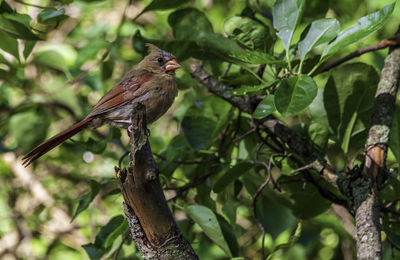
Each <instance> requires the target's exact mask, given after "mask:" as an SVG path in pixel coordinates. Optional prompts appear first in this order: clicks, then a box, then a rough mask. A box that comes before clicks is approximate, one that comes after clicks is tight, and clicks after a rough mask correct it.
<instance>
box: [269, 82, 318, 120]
mask: <svg viewBox="0 0 400 260" xmlns="http://www.w3.org/2000/svg"><path fill="white" fill-rule="evenodd" d="M316 95H317V85H316V84H315V82H314V80H313V79H312V78H311V77H309V76H306V75H300V76H297V77H290V78H284V79H283V80H281V82H279V84H278V86H277V89H276V92H275V106H276V109H277V110H278V111H279V112H280V113H281V114H283V115H285V116H288V115H291V114H294V113H297V112H300V111H301V110H303V109H305V108H306V107H308V105H310V104H311V102H312V101H313V100H314V98H315V97H316Z"/></svg>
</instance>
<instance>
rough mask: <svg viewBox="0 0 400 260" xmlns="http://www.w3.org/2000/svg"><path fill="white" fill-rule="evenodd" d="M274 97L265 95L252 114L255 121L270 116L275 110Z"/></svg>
mask: <svg viewBox="0 0 400 260" xmlns="http://www.w3.org/2000/svg"><path fill="white" fill-rule="evenodd" d="M274 100H275V96H274V95H272V94H269V95H267V96H266V97H265V98H264V99H263V100H262V101H261V102H260V103H259V104H258V105H257V107H256V109H255V110H254V112H253V117H254V118H256V119H261V118H264V117H266V116H268V115H270V114H272V113H273V112H274V111H275V110H276V108H275V101H274Z"/></svg>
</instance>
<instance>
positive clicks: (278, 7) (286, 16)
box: [272, 0, 304, 50]
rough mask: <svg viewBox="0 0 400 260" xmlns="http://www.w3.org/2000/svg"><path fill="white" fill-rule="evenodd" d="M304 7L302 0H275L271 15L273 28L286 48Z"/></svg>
mask: <svg viewBox="0 0 400 260" xmlns="http://www.w3.org/2000/svg"><path fill="white" fill-rule="evenodd" d="M303 9H304V0H276V1H275V5H274V8H273V10H272V15H273V17H274V28H275V29H276V30H277V31H278V37H279V38H281V39H282V42H283V45H284V46H285V49H286V50H288V49H289V46H290V43H291V41H292V37H293V33H294V30H295V29H296V26H297V24H298V23H299V21H300V18H301V15H302V12H303Z"/></svg>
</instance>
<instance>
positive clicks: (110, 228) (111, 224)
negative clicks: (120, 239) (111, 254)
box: [94, 215, 126, 249]
mask: <svg viewBox="0 0 400 260" xmlns="http://www.w3.org/2000/svg"><path fill="white" fill-rule="evenodd" d="M124 220H125V218H124V216H122V215H117V216H115V217H113V218H111V219H110V220H109V221H108V223H107V224H106V225H105V226H103V227H102V228H101V229H100V232H99V233H98V234H97V235H96V240H95V242H94V244H95V245H96V246H97V247H101V248H104V249H107V248H108V246H110V245H111V244H112V242H113V241H112V242H111V243H110V242H108V246H107V245H106V242H107V240H109V237H110V236H111V235H112V236H113V238H114V239H115V238H116V237H117V236H118V235H120V234H121V233H120V234H115V233H114V232H115V231H116V230H118V228H119V227H120V226H121V225H122V224H123V223H124ZM119 231H120V230H119ZM125 231H126V230H123V232H125Z"/></svg>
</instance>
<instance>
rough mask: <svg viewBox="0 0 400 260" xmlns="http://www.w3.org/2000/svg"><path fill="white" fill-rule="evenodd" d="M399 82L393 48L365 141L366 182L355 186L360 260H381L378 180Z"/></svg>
mask: <svg viewBox="0 0 400 260" xmlns="http://www.w3.org/2000/svg"><path fill="white" fill-rule="evenodd" d="M399 79H400V48H397V49H391V50H390V51H389V54H388V56H387V57H386V59H385V65H384V68H383V70H382V75H381V79H380V81H379V84H378V89H377V92H376V100H375V110H374V113H373V116H372V119H371V128H370V129H369V132H368V138H367V142H366V145H365V147H366V155H365V164H364V169H363V177H364V180H363V181H362V183H360V185H357V186H354V187H353V194H354V195H355V196H354V204H355V206H356V216H355V220H356V227H357V257H358V259H380V258H382V244H381V229H380V223H379V215H380V207H379V200H378V199H379V197H378V188H377V186H378V181H377V180H378V179H381V178H382V176H383V174H384V167H385V161H386V153H387V148H388V146H389V135H390V128H391V126H392V120H393V114H394V110H395V103H396V95H397V88H398V85H399Z"/></svg>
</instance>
